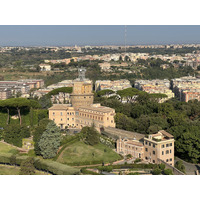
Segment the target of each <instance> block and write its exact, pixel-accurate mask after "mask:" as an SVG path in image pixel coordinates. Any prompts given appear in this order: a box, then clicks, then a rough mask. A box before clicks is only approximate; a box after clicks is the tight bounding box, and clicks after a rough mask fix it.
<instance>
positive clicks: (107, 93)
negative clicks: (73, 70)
mask: <svg viewBox="0 0 200 200" xmlns="http://www.w3.org/2000/svg"><path fill="white" fill-rule="evenodd" d="M113 93H115V92H114V91H113V90H109V89H107V90H100V91H98V92H97V93H96V95H97V96H98V97H101V96H104V95H109V94H113Z"/></svg>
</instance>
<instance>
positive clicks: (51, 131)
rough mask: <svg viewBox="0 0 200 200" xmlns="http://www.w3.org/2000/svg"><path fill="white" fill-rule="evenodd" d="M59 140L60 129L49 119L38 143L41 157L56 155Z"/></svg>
mask: <svg viewBox="0 0 200 200" xmlns="http://www.w3.org/2000/svg"><path fill="white" fill-rule="evenodd" d="M60 142H61V133H60V129H59V128H58V127H57V126H56V124H55V123H54V122H53V121H51V122H49V123H48V125H47V127H46V130H45V131H44V133H43V134H42V136H41V138H40V141H39V143H38V145H39V148H40V152H41V154H42V157H43V158H45V159H47V158H53V157H55V156H56V154H57V151H58V148H59V146H60Z"/></svg>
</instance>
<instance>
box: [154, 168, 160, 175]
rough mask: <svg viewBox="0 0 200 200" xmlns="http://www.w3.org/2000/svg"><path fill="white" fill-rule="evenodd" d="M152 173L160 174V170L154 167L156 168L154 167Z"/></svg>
mask: <svg viewBox="0 0 200 200" xmlns="http://www.w3.org/2000/svg"><path fill="white" fill-rule="evenodd" d="M152 174H153V175H160V174H161V170H160V169H158V168H156V169H154V170H153V171H152Z"/></svg>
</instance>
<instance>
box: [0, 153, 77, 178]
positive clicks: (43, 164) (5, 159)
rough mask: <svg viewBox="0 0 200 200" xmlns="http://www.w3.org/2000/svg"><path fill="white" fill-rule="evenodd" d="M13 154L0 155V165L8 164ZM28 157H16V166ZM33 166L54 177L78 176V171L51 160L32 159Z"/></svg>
mask: <svg viewBox="0 0 200 200" xmlns="http://www.w3.org/2000/svg"><path fill="white" fill-rule="evenodd" d="M12 155H13V154H10V153H4V154H3V153H1V154H0V163H1V164H10V163H11V156H12ZM27 158H28V156H16V163H15V164H16V165H20V164H21V162H22V161H23V160H25V159H27ZM34 166H35V168H36V169H38V170H42V171H47V172H49V173H52V174H55V175H73V174H79V173H80V169H77V168H73V167H70V166H68V165H64V164H61V163H58V162H55V161H51V160H44V159H40V158H34Z"/></svg>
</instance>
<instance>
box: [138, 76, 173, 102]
mask: <svg viewBox="0 0 200 200" xmlns="http://www.w3.org/2000/svg"><path fill="white" fill-rule="evenodd" d="M135 88H137V89H139V90H142V91H145V92H147V93H149V94H156V93H161V94H166V95H167V97H166V98H162V99H160V100H159V103H163V102H164V101H166V100H168V99H170V98H173V97H174V93H173V92H172V91H171V90H170V89H169V88H170V81H169V80H167V79H164V80H159V79H155V80H151V81H150V80H136V81H135Z"/></svg>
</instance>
